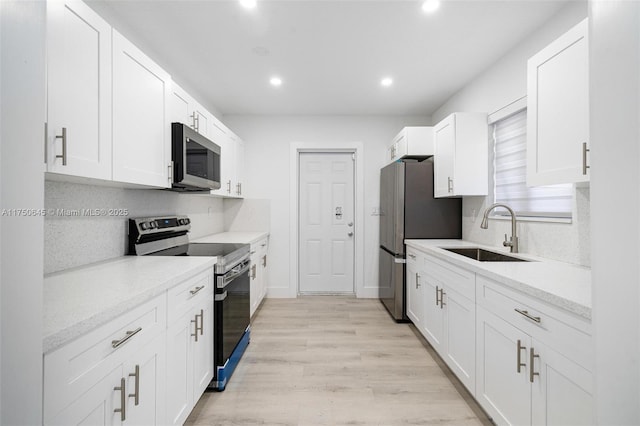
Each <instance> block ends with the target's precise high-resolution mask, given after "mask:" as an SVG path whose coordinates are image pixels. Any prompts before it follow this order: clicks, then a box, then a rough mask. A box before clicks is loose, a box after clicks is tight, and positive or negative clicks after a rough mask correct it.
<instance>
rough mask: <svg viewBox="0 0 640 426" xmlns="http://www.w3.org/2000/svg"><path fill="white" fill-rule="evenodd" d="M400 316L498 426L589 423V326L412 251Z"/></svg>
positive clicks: (590, 359) (507, 289)
mask: <svg viewBox="0 0 640 426" xmlns="http://www.w3.org/2000/svg"><path fill="white" fill-rule="evenodd" d="M406 290H407V293H406V295H407V304H406V306H407V316H408V317H409V318H410V319H411V321H412V322H413V323H414V325H415V326H416V328H417V329H418V330H420V332H421V333H422V335H423V336H424V337H425V338H426V340H427V341H428V342H429V343H430V344H431V346H432V347H433V348H434V350H435V351H436V352H437V353H438V354H439V355H440V357H441V358H442V360H443V361H444V362H445V363H446V364H447V366H448V367H449V368H450V369H451V371H452V372H453V373H454V374H455V375H456V376H457V377H458V379H460V381H461V382H462V383H463V384H464V385H465V387H466V388H467V389H468V390H469V392H470V393H471V394H472V395H473V396H474V397H475V398H476V400H477V401H478V403H479V404H480V405H481V406H482V407H483V408H484V409H485V411H486V412H487V413H488V414H489V416H490V417H491V418H492V419H493V421H494V422H495V423H496V424H498V425H563V426H564V425H590V424H593V415H592V406H593V396H592V395H593V384H592V381H593V377H592V373H591V371H592V370H593V367H592V365H593V360H592V356H591V354H592V341H591V323H590V321H588V320H586V319H584V318H581V317H577V316H575V315H573V314H571V313H569V312H566V311H564V310H562V309H559V308H556V307H554V306H551V305H548V304H546V303H545V302H542V301H541V300H539V299H537V298H534V297H530V296H528V295H525V294H524V293H520V292H518V291H516V290H513V289H511V288H509V287H506V286H504V285H502V284H500V283H497V282H495V281H492V280H490V279H488V278H485V277H484V276H483V275H481V274H475V273H473V272H471V271H468V270H466V269H464V268H462V267H459V266H457V265H454V264H452V263H449V262H447V261H445V260H443V259H440V258H438V257H435V256H433V255H431V254H429V253H426V252H422V251H420V250H418V249H416V248H414V247H411V246H409V247H408V248H407V264H406Z"/></svg>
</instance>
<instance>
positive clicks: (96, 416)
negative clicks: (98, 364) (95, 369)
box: [45, 365, 128, 426]
mask: <svg viewBox="0 0 640 426" xmlns="http://www.w3.org/2000/svg"><path fill="white" fill-rule="evenodd" d="M123 377H124V376H123V369H122V365H118V366H117V367H116V368H115V369H113V370H112V371H111V372H109V373H108V374H107V375H106V376H105V377H104V378H103V379H101V380H100V381H99V382H97V383H96V384H95V385H94V386H92V387H91V388H90V389H89V390H88V391H87V392H85V393H84V394H82V396H81V397H80V398H78V399H77V400H76V401H74V402H73V403H72V404H71V405H69V406H68V407H67V408H65V409H64V410H63V411H61V412H60V413H58V414H57V415H56V416H55V417H53V418H52V419H50V420H48V421H46V422H45V424H47V425H60V426H68V425H92V426H95V425H102V426H107V425H121V424H122V417H121V413H119V412H117V413H116V412H115V411H114V410H116V409H120V408H121V407H122V405H121V403H122V399H121V397H122V395H121V392H125V398H126V392H128V390H127V389H126V386H125V389H122V390H116V389H114V388H116V387H120V385H121V383H122V382H121V380H122V378H123ZM125 407H126V399H125ZM124 414H125V419H127V420H128V418H127V417H126V415H127V412H126V408H125V413H124Z"/></svg>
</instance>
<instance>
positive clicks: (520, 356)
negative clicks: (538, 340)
mask: <svg viewBox="0 0 640 426" xmlns="http://www.w3.org/2000/svg"><path fill="white" fill-rule="evenodd" d="M523 349H524V350H527V347H526V346H522V343H521V342H520V339H518V357H517V358H518V373H519V372H520V368H521V367H526V366H527V364H526V363H524V362H522V355H521V354H520V351H522V350H523Z"/></svg>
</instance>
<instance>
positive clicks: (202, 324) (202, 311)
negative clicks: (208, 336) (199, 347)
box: [196, 309, 204, 336]
mask: <svg viewBox="0 0 640 426" xmlns="http://www.w3.org/2000/svg"><path fill="white" fill-rule="evenodd" d="M197 318H198V315H196V319H197ZM197 330H198V329H197V324H196V331H197ZM199 330H200V335H201V336H202V333H203V330H204V309H200V329H199Z"/></svg>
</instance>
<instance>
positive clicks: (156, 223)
mask: <svg viewBox="0 0 640 426" xmlns="http://www.w3.org/2000/svg"><path fill="white" fill-rule="evenodd" d="M149 224H150V225H151V228H152V229H156V228H157V227H158V221H157V220H152V221H151V222H149Z"/></svg>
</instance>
